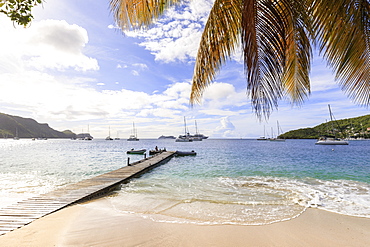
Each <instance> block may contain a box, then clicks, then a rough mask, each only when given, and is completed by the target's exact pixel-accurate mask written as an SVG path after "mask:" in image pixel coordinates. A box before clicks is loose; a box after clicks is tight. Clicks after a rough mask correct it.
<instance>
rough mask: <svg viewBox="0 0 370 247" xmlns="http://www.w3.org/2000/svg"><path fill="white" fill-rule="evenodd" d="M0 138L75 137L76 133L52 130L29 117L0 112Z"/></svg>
mask: <svg viewBox="0 0 370 247" xmlns="http://www.w3.org/2000/svg"><path fill="white" fill-rule="evenodd" d="M0 138H76V134H75V133H73V132H72V131H70V130H65V131H62V132H60V131H57V130H54V129H52V128H50V127H49V125H48V124H46V123H44V124H41V123H38V122H36V121H35V120H33V119H31V118H22V117H18V116H11V115H7V114H4V113H0Z"/></svg>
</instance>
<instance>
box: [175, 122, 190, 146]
mask: <svg viewBox="0 0 370 247" xmlns="http://www.w3.org/2000/svg"><path fill="white" fill-rule="evenodd" d="M184 125H185V135H179V137H177V138H176V140H175V142H192V141H193V138H191V136H190V134H189V132H187V131H186V120H185V117H184Z"/></svg>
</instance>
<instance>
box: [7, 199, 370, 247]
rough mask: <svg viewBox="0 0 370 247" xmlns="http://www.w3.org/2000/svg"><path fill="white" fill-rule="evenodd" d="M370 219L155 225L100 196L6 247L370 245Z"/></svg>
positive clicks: (310, 212) (14, 236)
mask: <svg viewBox="0 0 370 247" xmlns="http://www.w3.org/2000/svg"><path fill="white" fill-rule="evenodd" d="M369 232H370V219H369V218H359V217H352V216H345V215H340V214H336V213H330V212H327V211H324V210H320V209H313V208H309V209H307V210H306V211H305V212H304V213H303V214H302V215H300V216H299V217H296V218H294V219H291V220H288V221H283V222H278V223H273V224H270V225H262V226H240V225H206V226H205V225H194V224H178V223H162V222H154V221H152V220H150V219H148V218H145V217H142V216H140V215H136V214H129V213H122V212H118V211H116V210H115V209H114V207H113V206H112V205H111V204H110V202H109V200H107V199H105V198H100V199H97V200H94V201H90V202H87V203H84V204H77V205H74V206H70V207H68V208H65V209H62V210H60V211H57V212H55V213H53V214H50V215H47V216H45V217H43V218H40V219H38V220H35V221H34V222H32V223H30V224H29V225H26V226H24V227H22V228H20V229H17V230H14V231H12V232H9V233H7V234H5V235H2V236H0V246H7V247H11V246H356V247H361V246H364V247H365V246H369V245H370V235H369V234H368V233H369Z"/></svg>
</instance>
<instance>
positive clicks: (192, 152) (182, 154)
mask: <svg viewBox="0 0 370 247" xmlns="http://www.w3.org/2000/svg"><path fill="white" fill-rule="evenodd" d="M195 155H197V153H196V152H195V151H194V150H191V151H190V152H189V151H176V152H175V156H195Z"/></svg>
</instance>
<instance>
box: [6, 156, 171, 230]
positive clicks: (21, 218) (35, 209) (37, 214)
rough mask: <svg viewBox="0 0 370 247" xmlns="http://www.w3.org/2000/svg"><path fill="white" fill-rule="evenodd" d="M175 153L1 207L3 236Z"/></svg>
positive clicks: (109, 188) (108, 188)
mask: <svg viewBox="0 0 370 247" xmlns="http://www.w3.org/2000/svg"><path fill="white" fill-rule="evenodd" d="M174 154H175V152H163V153H160V154H157V155H155V156H151V157H148V158H146V159H143V160H140V161H137V162H134V163H132V164H130V165H129V166H124V167H122V168H120V169H117V170H114V171H111V172H108V173H105V174H102V175H99V176H96V177H93V178H90V179H86V180H82V181H80V182H78V183H75V184H70V185H67V186H65V187H63V188H60V189H57V190H55V191H51V192H49V193H46V194H42V195H39V196H35V197H31V198H28V199H26V200H24V201H20V202H17V203H15V204H13V205H10V206H8V207H5V208H2V209H0V235H2V234H5V233H7V232H9V231H12V230H14V229H17V228H20V227H22V226H24V225H27V224H29V223H31V222H32V221H34V220H36V219H38V218H41V217H43V216H45V215H47V214H50V213H53V212H55V211H57V210H60V209H62V208H64V207H67V206H69V205H71V204H73V203H78V202H82V201H86V200H89V199H91V198H93V197H97V196H101V195H104V194H106V193H109V192H110V191H113V190H115V189H117V187H119V186H120V185H121V184H122V183H124V182H128V181H129V180H130V179H132V178H134V177H136V176H139V175H141V174H143V173H145V172H147V171H148V170H151V169H153V168H154V167H156V166H158V165H160V164H162V163H164V162H167V161H168V160H170V159H171V158H172V157H173V156H174Z"/></svg>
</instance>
